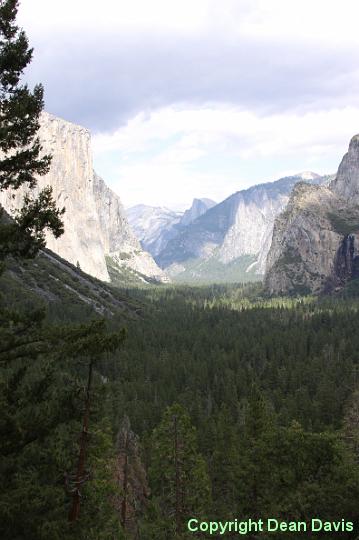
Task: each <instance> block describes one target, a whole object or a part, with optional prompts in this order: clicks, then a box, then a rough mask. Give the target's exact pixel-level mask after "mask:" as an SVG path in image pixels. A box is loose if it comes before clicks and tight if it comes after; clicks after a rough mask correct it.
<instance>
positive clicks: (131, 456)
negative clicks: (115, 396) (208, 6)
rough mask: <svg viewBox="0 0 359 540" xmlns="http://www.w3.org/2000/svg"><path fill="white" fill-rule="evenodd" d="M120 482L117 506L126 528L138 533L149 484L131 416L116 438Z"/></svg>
mask: <svg viewBox="0 0 359 540" xmlns="http://www.w3.org/2000/svg"><path fill="white" fill-rule="evenodd" d="M115 467H116V483H117V485H118V487H119V488H120V493H119V496H118V497H117V499H116V500H115V506H116V508H117V509H118V512H119V515H120V521H121V525H122V527H123V529H124V530H125V531H127V532H128V533H129V534H130V535H131V536H132V537H135V538H137V537H138V519H139V516H140V514H142V513H143V512H144V510H145V507H146V505H147V500H148V497H149V487H148V484H147V475H146V471H145V467H144V465H143V463H142V460H141V454H140V445H139V438H138V436H137V435H136V434H135V433H134V432H133V431H132V429H131V424H130V419H129V418H128V416H127V415H125V416H124V417H123V419H122V421H121V424H120V428H119V430H118V433H117V440H116V466H115Z"/></svg>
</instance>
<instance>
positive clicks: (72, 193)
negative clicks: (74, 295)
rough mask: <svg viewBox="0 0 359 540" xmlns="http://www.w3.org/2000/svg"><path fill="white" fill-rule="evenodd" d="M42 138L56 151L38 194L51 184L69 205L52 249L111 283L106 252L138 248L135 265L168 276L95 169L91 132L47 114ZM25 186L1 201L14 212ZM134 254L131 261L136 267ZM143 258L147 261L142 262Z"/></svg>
mask: <svg viewBox="0 0 359 540" xmlns="http://www.w3.org/2000/svg"><path fill="white" fill-rule="evenodd" d="M39 136H40V140H41V143H42V146H43V150H44V153H50V154H52V156H53V158H52V162H51V168H50V172H49V173H48V174H47V175H46V176H43V177H40V178H39V179H38V185H37V187H36V188H35V190H34V192H35V194H37V193H38V192H39V191H40V190H41V189H42V188H44V187H45V186H48V185H50V186H51V187H52V188H53V194H54V198H55V200H56V203H57V205H58V206H59V207H60V208H62V207H65V209H66V212H65V215H64V225H65V232H64V234H63V235H62V236H61V237H60V238H58V239H54V238H53V236H52V235H50V234H49V235H48V237H47V247H48V248H49V249H50V250H52V251H54V252H55V253H57V254H58V255H60V256H61V257H63V258H64V259H66V260H68V261H69V262H71V263H73V264H75V265H76V264H79V265H80V267H81V269H82V270H83V271H84V272H86V273H88V274H90V275H92V276H94V277H97V278H99V279H101V280H103V281H109V279H110V278H109V274H108V270H107V265H106V255H111V253H112V252H114V253H117V252H118V251H121V252H124V251H126V250H127V251H128V252H132V251H134V250H136V251H139V252H140V253H138V254H137V255H136V258H135V261H134V266H136V267H139V266H141V269H142V272H141V273H142V274H144V275H145V276H146V275H147V274H146V272H147V271H148V272H149V275H150V277H151V278H152V277H154V278H155V276H156V277H157V276H158V278H159V279H160V280H165V276H164V274H163V272H162V271H161V270H160V269H159V268H158V267H157V265H156V263H155V262H154V261H153V259H152V258H151V257H150V255H148V254H147V253H145V252H143V250H142V249H141V247H140V246H139V243H138V241H137V239H136V238H135V236H134V235H133V233H132V231H131V229H130V227H129V225H128V222H127V220H126V217H125V212H124V209H123V207H122V204H121V201H120V199H119V197H118V196H117V195H116V194H115V193H113V192H112V191H111V190H110V189H109V188H108V187H107V186H106V184H105V183H104V181H103V180H102V179H101V178H100V177H98V176H97V175H96V173H94V170H93V161H92V151H91V136H90V133H89V131H88V130H86V129H85V128H83V127H81V126H77V125H75V124H72V123H70V122H66V121H65V120H62V119H60V118H57V117H55V116H52V115H50V114H48V113H43V114H42V119H41V128H40V130H39ZM26 191H27V190H26V188H22V189H20V190H17V191H16V192H15V193H11V192H9V191H7V192H2V193H0V204H1V205H2V206H3V207H4V208H5V209H6V210H7V211H9V212H10V213H11V212H12V211H13V210H15V209H17V208H19V207H21V206H22V201H23V197H24V195H25V193H26ZM131 258H132V256H131V257H128V259H127V260H126V264H127V266H129V267H130V266H131ZM138 259H139V260H140V261H141V262H142V265H141V264H139V262H138Z"/></svg>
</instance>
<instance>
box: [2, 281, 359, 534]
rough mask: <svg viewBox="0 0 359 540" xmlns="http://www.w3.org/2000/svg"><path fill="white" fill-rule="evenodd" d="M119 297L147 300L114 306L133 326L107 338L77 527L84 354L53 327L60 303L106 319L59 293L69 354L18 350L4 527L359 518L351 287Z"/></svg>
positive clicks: (8, 373) (128, 527) (39, 529)
mask: <svg viewBox="0 0 359 540" xmlns="http://www.w3.org/2000/svg"><path fill="white" fill-rule="evenodd" d="M122 294H123V296H124V298H126V297H127V298H128V299H129V300H131V302H134V303H135V304H136V303H137V305H138V306H139V307H140V311H139V315H138V317H135V318H133V317H132V318H127V319H124V317H123V315H121V316H119V317H116V316H114V317H111V318H109V319H108V321H107V329H108V332H109V333H111V332H116V331H117V330H118V329H120V328H122V327H124V326H126V334H127V335H126V338H125V341H124V342H123V343H122V345H120V348H119V349H118V350H117V351H116V352H111V350H108V352H106V353H105V354H100V350H101V349H99V348H96V350H95V358H96V363H95V371H94V386H93V390H92V396H91V414H90V427H89V433H90V436H89V440H88V448H87V450H88V455H87V457H86V471H87V472H86V479H85V481H84V483H83V485H82V486H81V511H80V516H79V519H78V521H77V522H76V524H72V525H68V523H67V514H68V512H69V509H70V506H71V500H72V495H71V490H70V489H69V486H68V484H67V483H66V482H67V479H68V478H70V477H71V474H72V473H73V471H74V470H75V469H76V459H77V453H78V444H79V439H78V436H79V433H80V432H81V421H82V420H81V419H82V415H83V410H84V403H85V401H86V399H85V393H86V392H85V387H86V381H87V373H88V372H87V367H88V356H87V357H86V355H84V354H83V353H82V354H81V356H80V359H79V352H80V351H79V350H77V354H76V347H75V352H73V351H71V348H68V347H67V345H66V343H67V342H68V337H66V338H62V341H61V346H60V347H59V337H58V335H56V334H58V332H59V330H58V329H59V328H62V332H63V333H64V334H67V333H68V332H70V330H69V328H67V329H66V330H65V327H62V326H61V325H62V324H63V323H62V321H63V318H64V316H65V317H66V318H67V319H68V318H69V316H71V317H72V318H73V319H74V320H73V323H75V326H73V327H72V330H71V332H72V333H73V332H75V330H74V328H77V329H79V328H85V327H86V325H87V324H92V325H95V324H101V320H102V319H101V318H100V317H99V316H98V317H97V318H98V322H97V323H95V322H92V323H88V322H86V319H87V321H88V319H89V317H90V312H89V311H88V310H87V309H86V308H81V306H80V305H79V306H78V309H77V311H76V315H74V313H75V310H74V309H73V307H71V309H69V312H68V313H69V314H70V313H71V315H66V310H67V305H66V302H64V303H63V304H61V303H58V304H57V305H56V304H55V305H51V309H47V316H46V318H45V320H44V321H43V325H44V330H45V329H46V332H47V334H48V335H51V334H52V337H51V340H52V342H55V348H56V349H59V350H60V351H61V350H62V351H64V350H66V353H62V356H61V355H60V357H59V355H58V354H57V353H56V351H55V352H52V353H51V355H50V354H49V353H47V354H45V355H44V354H39V355H38V356H37V357H36V359H35V360H34V359H31V360H30V358H29V359H26V360H24V359H21V361H20V360H18V362H20V364H19V365H18V366H17V367H16V365H15V367H14V366H11V368H10V367H9V368H8V369H7V370H5V372H4V373H3V379H2V386H3V390H4V392H3V400H4V401H3V407H4V409H3V411H2V415H1V417H2V423H3V427H4V428H6V430H7V442H6V444H5V447H4V449H3V450H4V451H5V455H6V458H5V460H4V462H3V463H4V469H3V473H4V474H5V479H6V481H5V483H4V489H3V491H2V494H1V506H0V508H1V513H2V516H1V518H2V519H1V523H2V527H4V526H5V529H4V531H3V534H2V537H4V538H8V539H10V538H27V539H38V538H41V539H50V538H59V539H60V538H84V539H85V538H94V539H97V538H129V539H130V538H140V539H155V538H156V539H161V538H163V539H171V538H191V537H193V536H196V535H195V534H194V533H189V532H188V531H187V521H188V519H189V518H191V517H195V518H198V519H199V520H205V519H210V520H219V521H225V520H233V519H235V518H237V519H241V520H244V519H247V518H250V517H251V518H253V519H259V518H263V519H265V518H266V517H276V518H278V519H285V520H301V521H306V520H307V521H308V520H310V519H311V518H312V517H319V518H320V519H322V520H323V521H324V520H327V521H340V520H341V519H342V518H344V519H345V520H348V521H352V522H355V521H358V519H359V515H358V505H357V499H358V496H359V465H358V456H359V453H358V452H359V424H358V417H359V393H358V380H357V375H358V372H357V361H358V357H357V350H358V345H359V343H358V340H359V337H358V332H357V331H356V329H357V327H358V323H359V311H358V307H359V304H358V301H357V300H356V299H355V298H352V297H349V296H344V297H341V298H339V297H338V298H322V299H318V298H312V297H306V298H293V299H289V298H288V299H284V298H282V299H268V298H265V297H264V296H263V294H262V291H261V287H260V285H246V286H240V285H238V286H235V285H231V286H224V285H223V286H222V285H217V286H215V285H214V286H211V287H208V288H206V287H204V288H190V287H169V286H168V287H162V288H154V287H153V288H150V289H148V290H140V289H138V290H127V291H125V290H124V291H122ZM30 305H31V301H30V300H29V299H28V309H29V308H30ZM38 308H39V306H38V305H34V306H33V309H38ZM80 320H81V323H82V324H81V325H80V326H78V324H79V322H80ZM69 322H70V321H68V323H69ZM54 329H55V330H54ZM93 331H95V330H94V328H93ZM96 331H98V330H96ZM71 332H70V333H71ZM76 332H78V330H76ZM54 333H55V337H53V334H54ZM70 339H74V337H73V335H71V338H70ZM76 339H78V338H77V336H76ZM91 347H93V344H91ZM91 350H93V349H91ZM90 356H91V357H93V355H92V354H91V355H90ZM4 424H5V425H4ZM28 437H30V441H28V440H27V438H28ZM176 448H177V450H176V451H175V449H176ZM70 483H71V482H70ZM283 535H284V536H285V534H283V533H281V536H283ZM227 536H229V537H231V535H227ZM234 536H238V533H236V534H235V535H233V537H234ZM275 536H276V535H275V534H274V537H275ZM198 537H206V535H205V534H204V533H199V534H198ZM208 537H209V536H208ZM248 537H251V536H248ZM260 537H261V538H266V537H267V536H266V534H265V533H262V534H261V536H260ZM268 537H271V538H272V537H273V534H272V535H269V536H268ZM305 537H306V538H311V536H310V534H309V533H306V534H305ZM322 537H323V538H324V537H328V533H327V532H322V533H321V532H317V533H315V534H314V535H313V538H322ZM336 537H338V538H355V535H354V536H353V533H351V532H341V533H336ZM253 538H255V536H253Z"/></svg>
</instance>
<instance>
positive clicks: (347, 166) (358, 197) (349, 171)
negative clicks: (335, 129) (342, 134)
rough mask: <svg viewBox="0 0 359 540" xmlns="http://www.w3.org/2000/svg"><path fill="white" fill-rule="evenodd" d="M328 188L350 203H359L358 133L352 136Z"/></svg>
mask: <svg viewBox="0 0 359 540" xmlns="http://www.w3.org/2000/svg"><path fill="white" fill-rule="evenodd" d="M330 189H331V190H332V191H334V193H336V194H337V195H339V196H340V197H342V198H343V199H345V200H346V201H348V203H349V204H350V205H353V204H359V135H355V136H354V137H352V139H351V141H350V144H349V149H348V152H347V153H346V154H345V156H344V157H343V159H342V161H341V163H340V165H339V168H338V173H337V175H336V177H335V178H334V180H333V181H332V182H331V184H330Z"/></svg>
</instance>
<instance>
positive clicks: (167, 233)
mask: <svg viewBox="0 0 359 540" xmlns="http://www.w3.org/2000/svg"><path fill="white" fill-rule="evenodd" d="M126 214H127V219H128V221H129V224H130V225H131V228H132V229H133V231H134V232H135V234H136V236H137V238H138V239H139V240H140V241H141V245H142V247H143V249H145V250H146V251H148V252H149V253H151V255H152V256H153V257H156V256H157V255H158V254H159V253H160V252H161V251H162V250H163V249H164V248H165V247H166V245H167V243H168V242H169V240H171V239H172V238H174V237H175V236H177V234H178V232H179V223H180V221H181V218H182V215H183V214H182V212H175V211H174V210H170V209H169V208H166V207H164V206H148V205H146V204H137V205H136V206H132V207H131V208H128V210H127V212H126Z"/></svg>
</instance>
